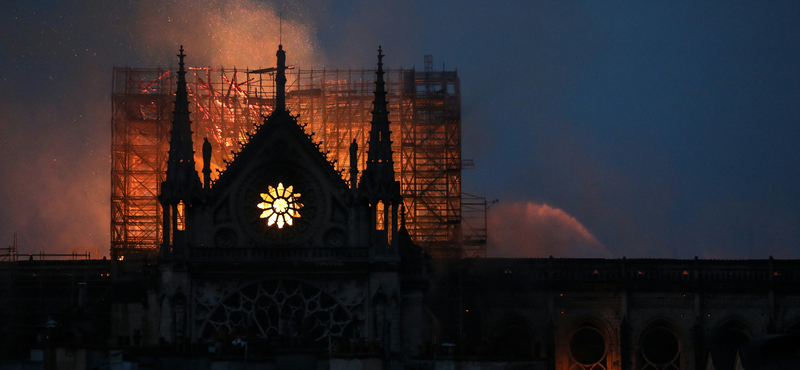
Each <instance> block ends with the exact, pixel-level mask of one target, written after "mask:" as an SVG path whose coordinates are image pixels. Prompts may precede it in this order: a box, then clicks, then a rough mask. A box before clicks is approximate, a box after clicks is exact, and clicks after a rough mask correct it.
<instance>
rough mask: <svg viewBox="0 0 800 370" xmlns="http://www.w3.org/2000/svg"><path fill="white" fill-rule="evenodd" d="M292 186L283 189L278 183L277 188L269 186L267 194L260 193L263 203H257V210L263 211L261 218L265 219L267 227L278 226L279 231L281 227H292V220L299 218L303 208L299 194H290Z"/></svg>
mask: <svg viewBox="0 0 800 370" xmlns="http://www.w3.org/2000/svg"><path fill="white" fill-rule="evenodd" d="M292 190H293V189H292V186H291V185H289V187H287V188H284V187H283V183H278V187H277V188H273V187H272V185H270V186H269V189H268V192H267V193H261V199H263V200H264V201H263V202H261V203H258V208H260V209H263V210H264V212H262V213H261V216H260V217H261V218H266V219H267V226H272V225H278V228H279V229H282V228H283V225H289V226H292V220H293V219H295V218H300V212H299V211H300V208H303V203H300V202H299V201H298V200H299V199H300V193H292Z"/></svg>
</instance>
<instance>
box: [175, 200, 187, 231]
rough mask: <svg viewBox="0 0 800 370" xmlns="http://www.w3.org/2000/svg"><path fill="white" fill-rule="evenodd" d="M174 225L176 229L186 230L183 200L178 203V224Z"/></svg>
mask: <svg viewBox="0 0 800 370" xmlns="http://www.w3.org/2000/svg"><path fill="white" fill-rule="evenodd" d="M175 226H176V227H177V228H178V230H181V231H183V230H186V204H184V203H183V201H180V202H179V203H178V224H177V225H175Z"/></svg>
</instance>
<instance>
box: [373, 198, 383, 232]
mask: <svg viewBox="0 0 800 370" xmlns="http://www.w3.org/2000/svg"><path fill="white" fill-rule="evenodd" d="M383 215H384V206H383V201H382V200H379V201H378V203H377V204H375V226H376V227H375V228H376V229H377V230H383V229H384V227H383V223H384V222H385V221H384V217H383Z"/></svg>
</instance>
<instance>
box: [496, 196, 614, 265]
mask: <svg viewBox="0 0 800 370" xmlns="http://www.w3.org/2000/svg"><path fill="white" fill-rule="evenodd" d="M487 226H488V234H489V245H488V248H489V255H490V257H506V258H511V257H547V256H550V255H552V256H554V257H609V256H610V253H609V252H608V250H606V248H605V246H603V244H601V243H600V242H599V241H598V240H597V239H596V238H595V237H594V236H592V234H591V233H590V232H589V231H588V230H586V228H585V227H583V225H581V223H580V222H578V220H576V219H575V218H574V217H572V216H570V215H568V214H567V213H566V212H564V211H563V210H561V209H558V208H555V207H551V206H549V205H547V204H537V203H534V202H515V203H507V204H503V203H499V204H497V205H495V206H494V207H492V208H491V210H489V213H488V218H487Z"/></svg>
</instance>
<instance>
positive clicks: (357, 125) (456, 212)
mask: <svg viewBox="0 0 800 370" xmlns="http://www.w3.org/2000/svg"><path fill="white" fill-rule="evenodd" d="M272 73H274V72H270V71H267V72H264V71H263V70H262V71H249V70H236V69H225V68H190V69H189V73H187V76H186V78H187V83H188V90H189V97H190V102H191V107H190V110H191V120H192V123H193V129H194V132H195V140H194V143H195V146H196V148H195V155H196V156H197V158H195V161H196V162H197V163H202V161H201V158H200V155H201V154H200V153H202V148H201V145H202V143H203V140H201V138H204V137H205V138H208V140H209V141H210V142H211V143H212V145H213V146H214V151H213V157H212V160H211V168H212V181H213V179H216V177H217V175H218V174H217V172H216V171H214V170H215V169H223V168H225V166H226V165H225V162H226V161H230V160H232V154H231V151H232V150H233V151H238V150H239V148H240V143H244V142H246V140H247V134H248V133H252V132H253V131H254V130H255V125H256V124H259V123H261V122H262V121H263V118H262V116H263V115H268V114H270V113H271V112H272V110H273V104H274V95H275V91H274V89H275V87H274V83H273V81H274V79H273V75H272ZM175 77H176V71H175V70H174V69H137V68H115V69H114V74H113V82H112V94H113V98H112V148H111V150H112V171H111V182H112V184H111V185H112V197H111V208H112V209H111V214H112V218H111V250H112V257H113V258H116V256H118V255H126V254H127V255H129V254H136V253H145V254H150V255H152V254H154V253H155V251H156V250H157V247H158V244H159V240H161V230H160V227H161V225H160V221H159V220H160V219H161V209H160V206H159V203H158V200H157V196H158V193H159V190H160V189H159V187H160V186H161V182H162V181H163V180H164V173H165V170H166V158H167V150H168V146H169V130H170V125H171V119H172V114H171V112H172V108H173V101H174V92H175ZM287 79H288V81H289V83H288V85H287V92H286V102H287V106H288V108H289V110H290V111H291V112H293V113H294V114H298V115H299V118H298V120H299V122H300V123H301V124H307V126H305V130H306V131H307V133H309V134H313V135H314V136H313V137H314V139H315V140H317V141H321V143H322V146H321V148H322V151H323V152H326V153H327V155H328V158H329V159H330V160H332V161H333V162H334V163H335V167H336V169H337V170H344V171H343V176H344V178H345V180H349V179H348V178H347V174H348V171H347V168H346V166H347V165H348V164H349V146H350V143H351V142H352V141H353V140H355V141H356V142H357V143H358V145H359V153H358V161H357V163H358V166H359V170H360V171H363V170H364V168H365V167H366V151H367V145H368V138H369V129H370V121H371V119H372V114H371V110H372V101H373V99H374V95H373V91H374V88H375V85H374V81H375V72H374V71H373V70H366V69H361V70H354V69H347V70H339V69H336V70H324V69H323V70H300V69H294V70H288V71H287ZM386 80H387V83H386V89H387V92H388V94H387V99H388V100H389V110H390V115H389V119H390V121H391V122H392V127H393V133H394V135H395V136H393V138H394V140H393V145H392V147H393V148H392V149H393V151H394V162H395V166H396V168H395V171H396V173H397V174H398V179H399V180H400V185H401V192H402V194H403V197H404V201H405V206H406V212H407V215H406V220H407V227H408V230H409V233H410V234H411V236H412V237H413V238H414V240H415V242H416V243H417V244H419V245H421V246H423V247H425V248H426V249H427V250H428V251H429V253H431V254H432V255H433V256H434V257H440V258H442V257H443V258H459V257H460V256H462V252H461V250H462V240H461V239H462V236H461V233H462V230H461V223H462V220H461V207H462V205H461V199H462V198H461V165H462V163H461V95H460V86H459V79H458V75H457V73H456V72H454V71H441V72H434V71H425V72H417V71H415V70H413V69H411V70H408V69H394V70H388V71H387V73H386ZM470 248H472V247H470ZM473 249H474V248H473Z"/></svg>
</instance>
